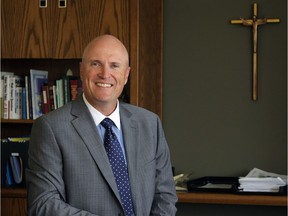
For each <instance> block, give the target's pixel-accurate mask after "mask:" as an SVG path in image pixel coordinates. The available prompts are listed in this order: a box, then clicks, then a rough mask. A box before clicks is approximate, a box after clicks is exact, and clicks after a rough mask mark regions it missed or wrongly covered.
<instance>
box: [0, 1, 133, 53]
mask: <svg viewBox="0 0 288 216" xmlns="http://www.w3.org/2000/svg"><path fill="white" fill-rule="evenodd" d="M1 4H2V11H1V18H2V22H1V27H2V37H1V44H2V48H1V49H2V50H1V51H2V58H81V55H82V51H83V49H84V47H85V46H86V45H87V43H88V42H89V41H90V40H91V39H93V38H94V37H95V36H97V35H100V34H112V35H115V36H117V37H118V38H119V39H120V40H122V41H123V42H124V44H125V45H126V46H127V47H128V48H129V36H130V35H129V20H130V19H129V18H130V17H129V9H130V5H129V1H127V0H118V1H113V0H108V1H107V0H97V1H95V0H84V1H77V0H68V1H67V5H66V7H65V8H62V7H61V8H59V4H58V1H47V7H44V8H41V7H39V0H29V1H27V0H26V1H17V0H2V2H1ZM3 29H4V30H5V31H3Z"/></svg>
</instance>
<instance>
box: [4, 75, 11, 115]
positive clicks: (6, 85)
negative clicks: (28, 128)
mask: <svg viewBox="0 0 288 216" xmlns="http://www.w3.org/2000/svg"><path fill="white" fill-rule="evenodd" d="M3 86H4V90H3V118H4V119H9V115H10V87H11V86H10V75H4V85H3Z"/></svg>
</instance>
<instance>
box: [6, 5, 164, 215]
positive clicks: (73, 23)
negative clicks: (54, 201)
mask: <svg viewBox="0 0 288 216" xmlns="http://www.w3.org/2000/svg"><path fill="white" fill-rule="evenodd" d="M66 2H67V5H66V8H59V7H58V4H59V2H58V1H57V0H55V1H47V7H46V8H39V0H22V1H17V0H1V70H2V71H12V72H15V73H16V74H18V75H27V74H29V69H44V70H48V71H49V79H51V80H54V79H57V78H59V77H61V76H62V75H64V74H65V72H66V71H67V69H72V71H73V72H74V74H75V75H77V74H79V62H80V61H81V55H82V51H83V49H84V47H85V46H86V45H87V43H88V42H89V41H90V40H91V39H93V38H94V37H96V36H98V35H101V34H112V35H114V36H117V37H118V38H119V39H120V40H121V41H123V43H124V45H125V46H126V47H127V49H128V52H129V55H130V66H131V73H130V78H129V82H128V90H129V99H130V100H129V101H130V103H131V104H134V105H137V106H141V107H144V108H146V109H148V110H151V111H153V112H155V113H157V114H158V115H159V116H160V118H161V117H162V72H163V53H162V52H163V47H162V45H163V41H162V39H163V0H117V1H115V0H81V1H77V0H67V1H66ZM32 124H33V122H27V121H24V122H23V121H21V120H20V121H19V120H16V121H13V120H7V121H6V120H5V121H3V120H2V122H1V130H2V133H1V137H2V138H3V137H7V136H17V135H23V132H25V135H26V134H27V132H29V131H30V129H31V126H32ZM19 191H20V194H22V192H21V189H20V190H18V189H17V190H16V192H19ZM23 191H26V190H25V189H23ZM13 194H14V195H13ZM17 194H19V193H17ZM22 195H23V194H22ZM1 198H2V201H1V207H2V210H1V212H2V215H17V216H19V215H26V198H25V197H23V196H21V197H19V196H18V195H17V196H15V189H5V190H4V192H3V190H2V192H1ZM7 212H8V213H7Z"/></svg>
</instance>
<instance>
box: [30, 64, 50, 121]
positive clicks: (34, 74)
mask: <svg viewBox="0 0 288 216" xmlns="http://www.w3.org/2000/svg"><path fill="white" fill-rule="evenodd" d="M30 81H31V96H32V114H33V119H36V118H38V117H40V116H41V115H43V111H42V104H43V103H42V85H43V84H44V83H47V82H48V71H45V70H35V69H31V70H30Z"/></svg>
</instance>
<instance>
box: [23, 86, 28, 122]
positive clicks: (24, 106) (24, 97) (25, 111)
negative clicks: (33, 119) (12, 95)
mask: <svg viewBox="0 0 288 216" xmlns="http://www.w3.org/2000/svg"><path fill="white" fill-rule="evenodd" d="M22 119H27V107H26V87H25V88H22Z"/></svg>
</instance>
